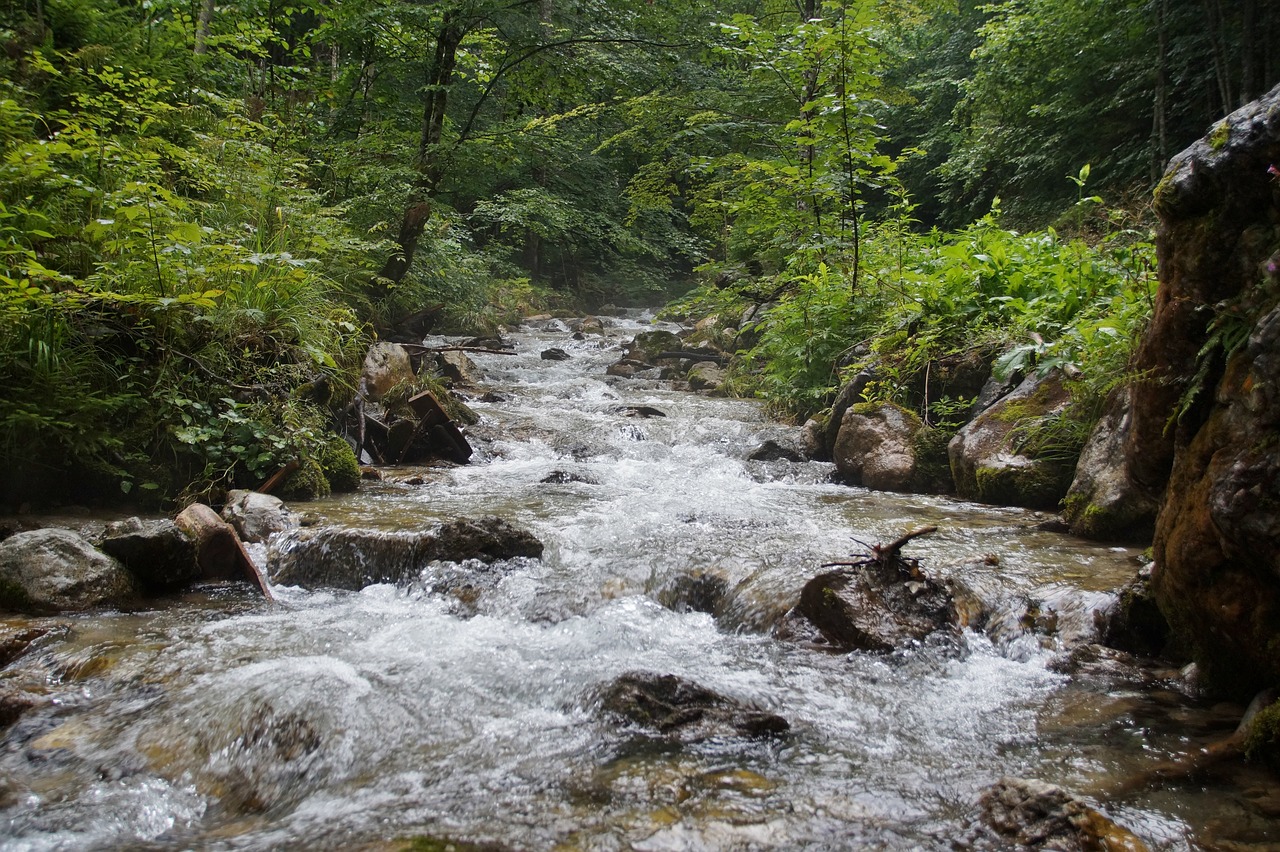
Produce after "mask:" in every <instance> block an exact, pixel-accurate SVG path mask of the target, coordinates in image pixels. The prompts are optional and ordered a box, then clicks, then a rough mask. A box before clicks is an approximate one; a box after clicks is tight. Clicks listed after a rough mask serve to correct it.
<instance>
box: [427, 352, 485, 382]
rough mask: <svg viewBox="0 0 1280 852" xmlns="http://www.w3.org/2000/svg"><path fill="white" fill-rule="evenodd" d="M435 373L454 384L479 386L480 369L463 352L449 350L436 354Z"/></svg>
mask: <svg viewBox="0 0 1280 852" xmlns="http://www.w3.org/2000/svg"><path fill="white" fill-rule="evenodd" d="M436 373H437V374H439V375H440V376H442V377H444V378H445V379H447V380H449V381H451V382H453V383H454V384H459V385H472V386H474V385H478V384H480V368H479V367H477V366H476V362H475V361H472V360H471V359H470V358H468V357H467V353H465V352H458V351H454V350H449V351H445V352H438V353H436Z"/></svg>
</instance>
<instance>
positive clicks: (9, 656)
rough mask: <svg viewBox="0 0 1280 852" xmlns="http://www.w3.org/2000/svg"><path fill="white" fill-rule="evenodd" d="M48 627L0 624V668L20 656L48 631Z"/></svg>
mask: <svg viewBox="0 0 1280 852" xmlns="http://www.w3.org/2000/svg"><path fill="white" fill-rule="evenodd" d="M50 629H51V628H48V627H7V626H0V669H2V668H4V667H5V666H7V665H9V664H10V663H12V662H13V661H14V660H16V659H18V657H21V656H22V655H23V654H24V653H26V650H27V649H28V648H30V647H31V645H32V643H34V642H35V641H36V640H37V639H39V638H40V637H42V636H44V635H46V634H47V633H49V631H50Z"/></svg>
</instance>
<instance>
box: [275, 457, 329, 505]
mask: <svg viewBox="0 0 1280 852" xmlns="http://www.w3.org/2000/svg"><path fill="white" fill-rule="evenodd" d="M327 496H329V480H328V479H326V478H325V475H324V471H323V470H321V469H320V465H319V464H318V463H317V462H316V461H315V460H314V459H305V460H304V461H303V462H302V466H301V467H299V468H298V469H297V470H295V471H294V472H293V473H292V474H290V475H289V478H288V479H286V480H285V481H284V485H282V486H281V488H280V498H281V499H283V500H315V499H316V498H317V497H327Z"/></svg>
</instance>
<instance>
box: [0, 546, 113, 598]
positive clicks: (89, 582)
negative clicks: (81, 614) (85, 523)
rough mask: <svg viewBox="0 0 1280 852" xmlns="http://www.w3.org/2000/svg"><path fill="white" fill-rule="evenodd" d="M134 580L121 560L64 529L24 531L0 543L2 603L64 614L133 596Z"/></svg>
mask: <svg viewBox="0 0 1280 852" xmlns="http://www.w3.org/2000/svg"><path fill="white" fill-rule="evenodd" d="M133 593H134V588H133V578H132V577H131V576H130V574H129V572H128V571H127V570H126V569H125V567H124V565H123V564H122V563H121V562H120V560H118V559H115V558H113V557H111V556H108V555H107V554H105V553H103V552H102V551H100V550H98V549H96V548H95V547H94V546H93V545H91V544H90V543H89V542H87V541H85V540H84V539H83V538H81V537H80V536H79V535H77V534H76V533H73V532H71V531H70V530H62V529H43V530H30V531H28V532H20V533H17V534H15V535H12V536H10V537H9V538H7V539H5V540H4V541H2V542H0V607H2V608H5V609H12V610H17V611H20V612H62V611H78V610H86V609H91V608H93V607H99V606H113V605H118V604H120V603H123V602H125V601H127V600H129V599H130V598H131V597H132V596H133Z"/></svg>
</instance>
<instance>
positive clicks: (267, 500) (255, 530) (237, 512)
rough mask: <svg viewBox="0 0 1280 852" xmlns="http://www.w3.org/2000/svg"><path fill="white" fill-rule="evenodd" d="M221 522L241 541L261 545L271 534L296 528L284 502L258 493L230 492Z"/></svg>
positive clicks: (295, 522) (223, 508) (294, 521)
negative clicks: (232, 530) (229, 525)
mask: <svg viewBox="0 0 1280 852" xmlns="http://www.w3.org/2000/svg"><path fill="white" fill-rule="evenodd" d="M222 517H223V519H224V520H225V521H226V522H227V523H229V524H231V526H233V527H235V530H236V532H237V533H238V534H239V535H240V540H241V541H249V542H255V543H257V542H264V541H266V540H267V539H268V538H270V537H271V535H272V534H273V533H278V532H284V531H285V530H287V529H292V528H293V527H296V526H297V525H298V521H297V518H295V517H294V515H293V513H292V512H290V511H289V510H288V509H286V508H285V505H284V501H283V500H281V499H280V498H279V497H275V496H273V495H271V494H263V493H261V492H258V491H239V490H237V491H231V492H229V493H228V494H227V502H226V505H224V506H223V507H222Z"/></svg>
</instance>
